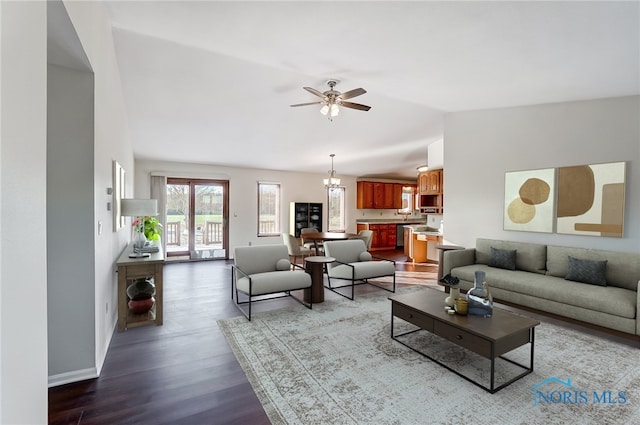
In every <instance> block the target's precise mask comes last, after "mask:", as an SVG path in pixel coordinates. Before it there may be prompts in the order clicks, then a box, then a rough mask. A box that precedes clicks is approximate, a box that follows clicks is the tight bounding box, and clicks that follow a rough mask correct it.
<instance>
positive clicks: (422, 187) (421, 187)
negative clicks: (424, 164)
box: [418, 171, 429, 195]
mask: <svg viewBox="0 0 640 425" xmlns="http://www.w3.org/2000/svg"><path fill="white" fill-rule="evenodd" d="M428 187H429V175H428V174H427V172H426V171H425V172H424V173H420V174H418V194H419V195H425V194H426V193H427V190H428Z"/></svg>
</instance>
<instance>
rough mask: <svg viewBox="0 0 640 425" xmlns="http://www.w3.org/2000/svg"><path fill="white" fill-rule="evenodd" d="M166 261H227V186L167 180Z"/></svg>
mask: <svg viewBox="0 0 640 425" xmlns="http://www.w3.org/2000/svg"><path fill="white" fill-rule="evenodd" d="M165 214H166V226H165V229H164V230H165V237H166V244H167V245H166V246H167V248H166V252H167V260H170V261H171V260H182V261H196V260H225V259H228V258H229V254H228V252H229V228H228V225H227V224H228V222H229V182H228V181H226V180H204V179H186V178H171V177H168V178H167V203H166V211H165Z"/></svg>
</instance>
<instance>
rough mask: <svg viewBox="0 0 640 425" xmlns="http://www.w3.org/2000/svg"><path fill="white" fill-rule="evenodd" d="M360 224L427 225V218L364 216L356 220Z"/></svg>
mask: <svg viewBox="0 0 640 425" xmlns="http://www.w3.org/2000/svg"><path fill="white" fill-rule="evenodd" d="M356 223H358V224H421V225H423V226H426V225H427V222H426V221H425V220H411V219H409V220H404V219H402V218H399V219H393V218H363V219H360V220H356Z"/></svg>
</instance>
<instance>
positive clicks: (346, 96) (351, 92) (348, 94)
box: [340, 88, 367, 99]
mask: <svg viewBox="0 0 640 425" xmlns="http://www.w3.org/2000/svg"><path fill="white" fill-rule="evenodd" d="M366 92H367V91H366V90H365V89H363V88H358V89H353V90H349V91H346V92H344V93H342V94H341V95H340V97H341V98H342V99H351V98H352V97H356V96H360V95H361V94H365V93H366Z"/></svg>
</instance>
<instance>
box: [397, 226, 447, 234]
mask: <svg viewBox="0 0 640 425" xmlns="http://www.w3.org/2000/svg"><path fill="white" fill-rule="evenodd" d="M406 227H411V228H412V229H413V234H414V235H427V236H442V232H441V231H440V230H439V229H436V228H433V227H428V226H427V225H426V224H420V225H415V224H414V225H408V226H406Z"/></svg>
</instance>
